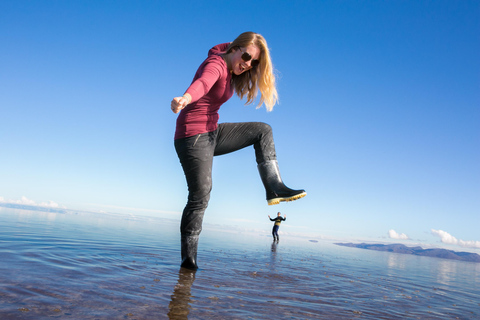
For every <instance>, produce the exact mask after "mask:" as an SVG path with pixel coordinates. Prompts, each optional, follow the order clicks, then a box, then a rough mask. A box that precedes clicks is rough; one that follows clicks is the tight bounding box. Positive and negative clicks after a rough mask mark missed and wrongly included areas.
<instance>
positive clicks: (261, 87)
mask: <svg viewBox="0 0 480 320" xmlns="http://www.w3.org/2000/svg"><path fill="white" fill-rule="evenodd" d="M249 45H255V46H256V47H257V48H258V49H260V58H259V60H260V63H259V64H258V66H256V67H255V68H252V69H250V70H248V71H246V72H243V73H242V74H240V75H238V76H234V77H232V83H233V87H234V88H235V92H236V93H237V95H238V96H239V97H240V99H243V97H244V96H247V102H246V103H245V104H251V103H252V102H253V101H254V100H255V99H256V97H257V94H258V91H260V99H259V103H258V105H257V109H258V108H260V107H261V105H262V103H264V104H265V107H266V109H267V111H272V109H273V106H274V105H275V104H276V103H277V101H278V93H277V89H276V86H275V75H274V73H273V64H272V60H271V59H270V51H269V50H268V46H267V41H266V40H265V38H264V37H263V36H262V35H260V34H258V33H255V32H244V33H242V34H241V35H239V36H238V37H237V38H236V39H235V40H233V42H232V43H231V44H230V45H229V46H228V48H227V52H226V53H227V54H228V53H230V52H232V50H233V49H234V48H235V47H248V46H249Z"/></svg>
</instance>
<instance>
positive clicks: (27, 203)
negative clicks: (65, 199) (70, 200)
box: [0, 196, 66, 209]
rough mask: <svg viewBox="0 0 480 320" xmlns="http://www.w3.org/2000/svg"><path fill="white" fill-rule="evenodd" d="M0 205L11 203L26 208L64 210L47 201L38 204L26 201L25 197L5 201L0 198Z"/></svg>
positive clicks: (56, 204)
mask: <svg viewBox="0 0 480 320" xmlns="http://www.w3.org/2000/svg"><path fill="white" fill-rule="evenodd" d="M0 203H12V204H19V205H26V206H38V207H47V208H61V209H66V207H64V206H60V205H59V204H58V203H56V202H54V201H52V200H49V201H48V202H40V203H36V202H35V201H33V200H30V199H28V198H27V197H25V196H22V198H21V199H20V200H8V199H7V200H5V198H3V197H0Z"/></svg>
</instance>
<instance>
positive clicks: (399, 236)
mask: <svg viewBox="0 0 480 320" xmlns="http://www.w3.org/2000/svg"><path fill="white" fill-rule="evenodd" d="M388 236H389V237H390V238H391V239H399V240H408V239H410V238H409V237H408V236H407V235H406V234H405V233H397V232H396V231H395V230H393V229H390V230H389V231H388Z"/></svg>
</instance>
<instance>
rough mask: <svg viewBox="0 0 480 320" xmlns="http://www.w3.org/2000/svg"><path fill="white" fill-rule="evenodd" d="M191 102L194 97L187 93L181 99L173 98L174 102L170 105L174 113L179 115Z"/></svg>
mask: <svg viewBox="0 0 480 320" xmlns="http://www.w3.org/2000/svg"><path fill="white" fill-rule="evenodd" d="M191 101H192V96H191V95H190V94H189V93H185V94H184V95H183V96H181V97H175V98H173V100H172V102H171V103H170V106H171V107H172V111H173V113H179V112H180V110H182V109H183V108H185V107H186V106H187V104H189V103H190V102H191Z"/></svg>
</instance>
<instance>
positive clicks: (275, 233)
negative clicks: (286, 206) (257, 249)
mask: <svg viewBox="0 0 480 320" xmlns="http://www.w3.org/2000/svg"><path fill="white" fill-rule="evenodd" d="M268 217H269V218H270V216H268ZM285 220H287V215H284V217H283V218H282V216H281V214H280V212H279V213H277V217H276V218H274V219H272V218H270V221H275V223H274V224H273V229H272V236H273V241H277V242H278V241H279V240H280V238H279V237H278V229H280V224H281V223H282V221H285Z"/></svg>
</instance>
